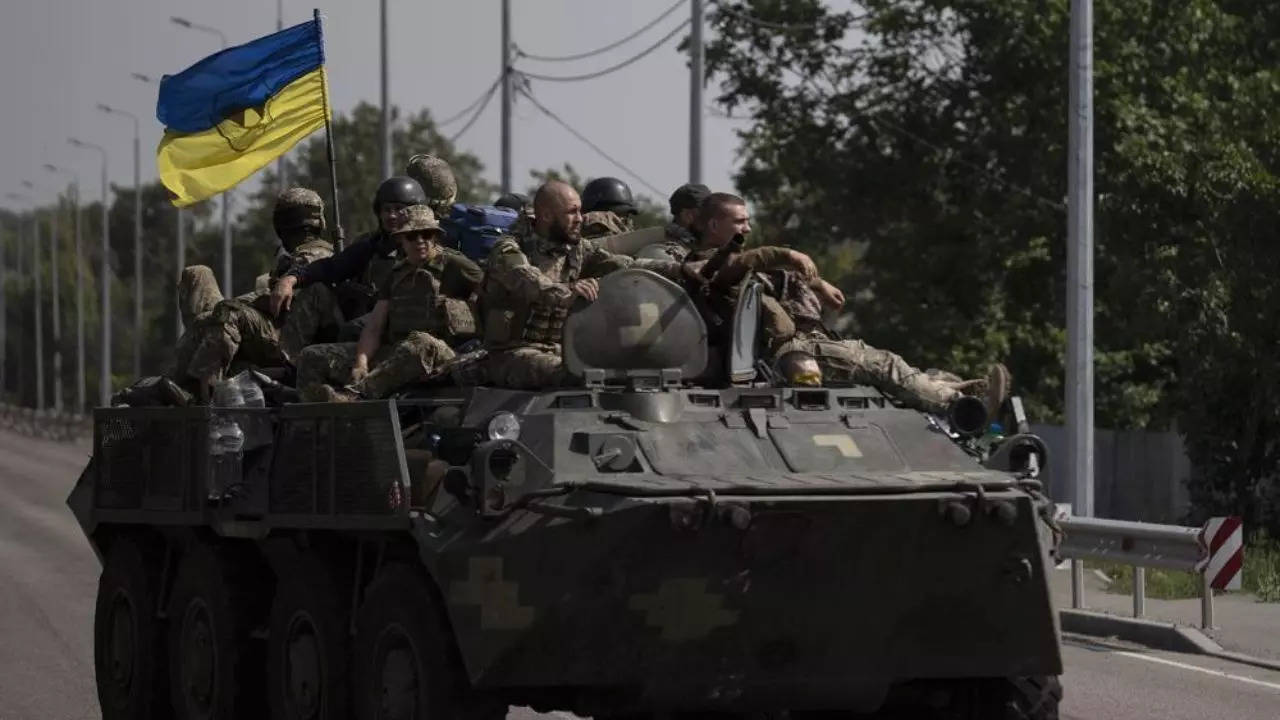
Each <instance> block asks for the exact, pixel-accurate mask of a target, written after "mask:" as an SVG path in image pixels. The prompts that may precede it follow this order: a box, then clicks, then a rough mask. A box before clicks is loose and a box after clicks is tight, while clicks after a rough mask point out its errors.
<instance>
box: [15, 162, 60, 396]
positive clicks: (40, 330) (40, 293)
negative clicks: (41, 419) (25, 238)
mask: <svg viewBox="0 0 1280 720" xmlns="http://www.w3.org/2000/svg"><path fill="white" fill-rule="evenodd" d="M22 186H23V187H25V188H26V189H28V190H31V191H33V192H34V191H35V189H36V188H35V185H33V184H32V183H31V182H29V181H27V180H23V181H22ZM31 212H32V217H31V228H32V233H31V236H32V242H31V276H32V278H34V279H35V296H34V297H33V298H32V303H31V305H32V322H34V323H35V330H36V347H35V351H36V410H44V287H43V283H41V282H40V279H41V276H43V275H44V271H43V270H42V269H41V268H40V211H39V209H36V208H33V209H32V211H31ZM54 215H55V216H56V215H57V213H54ZM54 222H55V223H56V222H57V221H56V220H55V221H54ZM56 232H57V228H56V226H55V228H54V234H56Z"/></svg>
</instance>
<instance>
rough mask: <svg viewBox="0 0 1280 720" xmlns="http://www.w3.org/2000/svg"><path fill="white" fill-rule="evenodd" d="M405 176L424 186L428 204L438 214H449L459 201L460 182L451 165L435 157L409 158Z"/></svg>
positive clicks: (416, 156)
mask: <svg viewBox="0 0 1280 720" xmlns="http://www.w3.org/2000/svg"><path fill="white" fill-rule="evenodd" d="M405 174H407V175H408V176H409V177H411V178H413V179H414V180H417V181H418V184H419V185H421V186H422V191H423V192H424V193H426V195H427V204H428V205H430V206H431V207H432V209H434V210H435V211H436V212H437V213H440V214H444V213H447V212H448V210H449V207H450V206H452V205H453V203H454V202H456V201H457V199H458V181H457V179H456V178H454V176H453V168H451V167H449V163H447V162H445V161H444V160H441V159H440V158H438V157H436V156H434V155H414V156H413V157H411V158H409V164H408V166H406V167H405Z"/></svg>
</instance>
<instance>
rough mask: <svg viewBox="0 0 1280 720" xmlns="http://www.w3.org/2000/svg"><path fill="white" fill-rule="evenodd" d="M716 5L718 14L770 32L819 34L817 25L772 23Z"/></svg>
mask: <svg viewBox="0 0 1280 720" xmlns="http://www.w3.org/2000/svg"><path fill="white" fill-rule="evenodd" d="M714 4H715V6H716V11H717V12H720V13H723V14H725V15H728V16H729V17H731V18H734V19H735V20H740V21H742V22H744V23H747V24H749V25H755V26H757V27H762V28H766V29H769V30H779V31H781V32H800V31H804V32H817V30H818V25H817V23H779V22H771V21H769V20H761V19H760V18H758V17H756V16H754V15H748V14H746V13H744V12H741V11H739V10H734V9H732V8H727V7H725V6H724V5H721V4H720V3H718V2H716V3H714ZM865 17H866V16H865V15H864V16H859V17H855V18H853V19H854V21H855V22H856V21H858V20H862V19H864V18H865Z"/></svg>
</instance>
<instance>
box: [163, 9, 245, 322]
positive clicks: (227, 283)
mask: <svg viewBox="0 0 1280 720" xmlns="http://www.w3.org/2000/svg"><path fill="white" fill-rule="evenodd" d="M169 21H170V22H172V23H173V24H174V25H179V26H181V27H184V28H187V29H189V30H198V31H200V32H204V33H209V34H210V35H217V36H218V40H219V42H221V43H222V48H223V49H224V50H225V49H226V47H227V36H226V35H224V34H222V31H221V30H219V29H217V28H215V27H210V26H208V25H201V24H200V23H193V22H191V21H190V20H187V19H186V18H180V17H171V18H169ZM230 195H231V191H230V190H227V191H226V192H224V193H222V295H223V297H231V216H230V211H229V206H228V203H229V202H230V197H229V196H230Z"/></svg>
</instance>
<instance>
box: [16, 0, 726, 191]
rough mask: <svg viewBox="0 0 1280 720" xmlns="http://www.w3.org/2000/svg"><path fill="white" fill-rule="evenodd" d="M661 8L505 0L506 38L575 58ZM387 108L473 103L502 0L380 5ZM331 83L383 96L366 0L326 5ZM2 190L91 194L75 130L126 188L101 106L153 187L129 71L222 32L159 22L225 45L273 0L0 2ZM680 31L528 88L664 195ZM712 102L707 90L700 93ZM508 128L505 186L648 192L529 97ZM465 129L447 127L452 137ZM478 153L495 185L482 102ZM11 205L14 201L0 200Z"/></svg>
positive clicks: (178, 59)
mask: <svg viewBox="0 0 1280 720" xmlns="http://www.w3.org/2000/svg"><path fill="white" fill-rule="evenodd" d="M672 2H673V0H512V3H511V5H512V38H513V40H514V41H515V42H516V44H518V45H519V46H520V47H521V48H522V49H524V50H525V51H526V52H529V53H532V54H538V55H552V56H557V55H571V54H575V53H579V52H583V51H586V50H591V49H594V48H597V47H600V46H603V45H606V44H608V43H611V42H613V41H614V40H617V39H619V38H622V37H624V36H626V35H628V34H629V33H630V32H631V31H633V30H635V29H637V28H639V27H640V26H642V25H644V24H645V23H647V22H648V21H649V20H651V19H653V18H654V17H656V16H657V15H658V14H660V13H661V12H662V11H663V10H665V9H667V8H668V7H670V6H671V4H672ZM387 5H388V14H389V17H390V28H391V29H390V46H391V49H390V67H391V83H390V86H391V101H392V103H394V104H396V105H399V106H400V107H402V108H406V109H409V110H417V109H419V108H422V107H427V108H429V109H430V110H431V112H432V114H433V115H434V116H435V117H437V118H446V117H448V116H450V115H453V114H455V113H456V112H457V111H458V110H460V109H461V108H463V107H464V106H466V105H467V104H468V103H470V102H471V101H472V100H473V99H475V98H476V97H477V96H478V95H480V94H481V93H482V92H483V91H484V90H485V89H486V88H487V87H488V86H489V85H490V84H491V83H492V82H493V80H494V79H495V78H496V76H497V74H498V72H499V68H500V45H501V40H500V38H501V18H500V7H501V3H500V2H499V0H388V2H387ZM319 6H320V9H321V11H322V13H323V14H324V16H325V36H326V46H327V47H326V52H327V64H328V69H329V82H330V86H331V91H332V96H333V103H334V107H335V109H336V110H338V111H339V112H341V111H346V110H348V109H349V108H351V107H352V106H353V105H355V104H356V103H357V102H359V101H361V100H367V101H370V102H373V103H377V102H378V101H379V92H380V90H379V84H378V83H379V80H378V71H379V50H378V2H377V0H346V1H345V2H336V1H335V0H327V1H325V2H322V3H320V5H319ZM0 7H3V11H2V14H0V17H2V18H3V22H2V23H0V97H3V98H5V101H4V103H2V104H0V128H3V133H2V134H0V195H2V194H3V193H7V192H13V191H22V192H25V191H24V190H23V188H22V187H21V186H20V183H21V181H22V180H31V181H33V182H35V183H36V184H37V186H41V187H42V188H43V190H42V191H41V192H40V193H39V195H40V198H41V199H49V198H51V197H52V195H53V191H54V188H55V187H57V186H58V183H59V179H58V178H57V177H55V176H54V175H52V174H50V173H49V172H47V171H45V170H43V169H42V168H41V166H42V165H43V164H44V163H46V162H49V163H53V164H55V165H61V166H65V167H67V168H69V169H71V170H74V171H76V172H78V173H79V174H80V176H81V178H82V182H83V183H84V186H85V191H84V193H85V196H86V197H90V198H94V199H97V198H98V197H99V193H100V190H99V182H98V173H99V167H100V166H99V160H98V156H97V155H96V154H94V153H91V152H88V151H83V150H77V149H75V148H73V147H71V146H70V145H68V144H67V138H68V137H70V136H76V137H79V138H81V139H83V140H86V141H88V142H94V143H98V144H100V145H103V146H105V147H106V149H107V151H108V153H109V156H110V179H111V181H112V182H114V183H120V184H130V183H132V173H133V158H132V157H131V153H132V135H133V132H132V124H131V122H130V121H129V120H128V119H127V118H123V117H118V116H109V115H105V114H104V113H102V112H99V111H97V110H95V105H96V104H97V103H100V102H101V103H107V104H108V105H114V106H118V107H119V108H121V109H125V110H128V111H130V112H133V113H135V114H137V115H138V116H139V117H140V118H141V122H142V126H141V127H142V163H141V167H142V171H141V172H142V179H143V181H144V182H145V181H149V180H152V179H154V178H155V175H156V172H155V147H156V144H157V142H158V141H159V139H160V136H161V134H162V128H161V126H160V124H159V122H157V121H156V119H155V101H156V88H155V87H154V86H150V85H146V84H144V83H142V82H140V81H138V80H135V79H132V78H131V77H130V73H133V72H141V73H145V74H148V75H152V76H154V77H157V78H158V77H159V76H160V75H163V74H166V73H168V74H173V73H176V72H178V71H180V70H182V69H183V68H185V67H187V66H188V65H190V64H191V63H193V62H195V61H196V60H198V59H200V58H202V57H204V56H206V55H209V54H211V53H213V52H214V51H216V50H217V49H218V47H219V45H218V39H217V38H216V37H215V36H213V35H208V34H204V33H200V32H196V31H193V30H189V29H185V28H181V27H179V26H177V25H174V24H172V23H171V22H170V21H169V18H170V16H173V15H177V16H181V17H185V18H187V19H189V20H191V21H193V22H197V23H203V24H206V25H210V26H214V27H217V28H218V29H220V30H221V31H222V32H223V33H225V34H226V36H227V39H228V42H229V43H230V44H232V45H236V44H240V43H243V42H247V41H249V40H251V39H253V38H255V37H258V36H261V35H264V34H267V33H270V32H272V31H274V30H275V26H276V3H275V2H272V0H219V1H218V2H209V1H208V0H204V1H201V2H198V1H197V0H0ZM313 7H316V0H310V1H309V2H304V1H303V0H284V20H285V25H286V26H288V25H291V24H296V23H298V22H302V21H305V20H307V19H309V18H310V17H311V11H312V8H313ZM687 17H688V11H687V10H686V9H685V8H681V9H679V10H677V11H676V12H675V14H673V15H671V16H670V17H668V18H667V19H666V20H665V21H663V22H662V23H660V24H659V25H658V26H657V27H655V28H653V29H652V30H650V31H649V32H647V33H646V34H645V35H643V36H642V37H640V38H637V39H636V40H634V41H632V42H629V43H627V44H626V45H624V46H622V47H620V48H618V49H616V50H613V51H611V52H609V53H607V54H604V55H599V56H596V57H593V58H590V59H586V60H580V61H576V62H557V63H550V62H534V61H530V60H527V59H526V60H523V61H521V62H520V63H518V64H517V66H518V67H521V68H522V69H525V70H527V71H529V72H535V73H541V74H547V75H577V74H582V73H588V72H592V71H594V70H598V69H602V68H605V67H608V66H610V65H612V64H614V63H616V62H619V61H621V60H625V59H626V58H629V57H631V56H632V55H634V54H636V53H638V52H640V51H641V50H643V49H645V48H647V47H648V46H650V45H652V44H653V43H655V42H657V41H658V39H659V38H661V37H662V36H663V35H665V34H666V33H667V32H668V31H669V30H671V29H672V28H674V27H675V26H676V25H678V24H679V23H680V21H681V20H683V19H686V18H687ZM684 34H685V33H684V32H683V31H682V32H680V33H678V34H677V35H676V36H675V37H674V38H672V40H671V41H669V42H668V43H667V44H666V45H665V46H664V47H662V48H660V49H659V50H657V51H656V52H654V53H653V54H651V55H649V56H648V57H646V58H644V59H642V60H640V61H639V62H637V63H635V64H634V65H631V66H629V67H627V68H625V69H623V70H620V71H618V72H616V73H613V74H611V75H608V76H605V77H602V78H599V79H595V80H589V81H584V82H575V83H558V82H546V81H536V80H535V81H533V84H532V90H533V93H534V95H535V96H536V97H538V98H539V99H540V100H541V102H542V103H543V104H544V105H546V106H547V107H548V108H549V109H551V110H553V111H554V112H556V113H557V114H559V115H560V116H561V117H562V118H564V119H565V120H566V121H568V123H569V124H571V125H573V126H574V127H575V128H576V129H577V130H579V131H580V132H581V133H582V134H584V135H585V136H586V137H588V138H589V139H591V140H592V141H594V142H595V143H596V144H598V145H600V146H601V147H602V148H603V149H604V150H605V151H607V152H608V153H610V154H611V155H613V156H614V157H615V158H617V159H618V160H620V161H621V162H622V163H623V164H625V165H627V166H628V167H629V168H631V169H632V170H634V171H635V172H636V173H637V174H638V175H639V176H640V177H642V178H644V179H645V180H646V181H648V182H649V183H652V184H653V185H656V186H657V187H658V188H660V189H663V190H664V197H663V199H665V194H666V193H669V192H670V190H671V189H674V188H675V187H676V186H677V185H679V184H680V183H682V182H685V181H686V180H687V179H688V169H689V166H688V162H689V161H688V157H689V152H688V127H689V74H688V70H687V68H686V58H685V56H684V55H682V54H680V53H679V52H677V51H676V45H677V44H678V42H679V39H680V38H682V37H683V36H684ZM708 97H710V93H708ZM514 115H515V118H514V130H513V151H512V163H513V176H512V177H513V181H514V183H515V185H516V187H517V188H523V187H524V186H525V185H526V184H527V178H528V176H529V170H531V169H542V168H546V167H551V166H557V167H558V166H559V165H560V164H562V163H563V162H565V161H568V162H570V163H572V164H573V165H574V167H575V168H577V169H578V170H579V171H580V172H582V173H583V174H584V175H586V176H598V175H616V176H618V177H621V178H623V179H624V180H626V181H627V182H628V183H629V184H630V185H631V186H632V189H633V190H635V191H636V192H640V193H646V194H650V195H652V194H653V193H652V192H650V191H648V190H646V189H644V187H643V185H642V184H641V183H640V182H639V181H637V180H636V179H635V178H634V177H632V176H629V175H627V174H625V173H623V171H621V170H619V169H617V168H616V167H614V166H612V165H610V164H609V163H608V161H606V160H604V159H603V158H601V157H600V156H598V155H597V154H596V153H595V152H594V151H592V150H591V149H590V148H588V147H587V146H585V145H584V144H583V143H582V142H580V141H579V140H577V139H575V138H574V137H573V136H572V135H570V134H569V133H568V132H566V131H565V130H564V129H563V128H561V127H560V126H558V125H556V124H555V123H554V122H552V121H551V120H549V119H548V118H546V117H545V116H543V115H542V114H541V113H540V112H539V111H538V110H537V109H536V108H534V107H532V106H531V105H530V104H529V103H528V102H527V101H523V100H521V101H518V102H517V104H516V108H515V113H514ZM462 125H463V122H457V123H454V124H452V125H450V126H448V127H446V128H445V129H446V131H450V132H452V131H457V130H458V129H460V128H461V126H462ZM736 126H737V123H736V122H734V121H730V120H724V119H720V118H716V117H713V116H711V115H707V116H706V118H705V120H704V154H703V179H704V181H705V182H707V184H709V185H711V186H712V187H714V188H716V189H727V188H730V185H731V180H730V177H731V175H732V172H733V168H734V165H735V154H734V153H735V149H736V147H737V141H736V138H735V136H734V133H733V129H734V127H736ZM458 144H459V146H460V147H461V148H462V149H464V150H468V151H470V152H473V153H475V154H477V155H478V156H479V157H480V158H481V159H482V160H483V161H484V163H485V174H486V176H487V177H488V178H489V179H490V180H492V181H494V182H495V183H496V182H497V181H498V179H499V172H500V162H499V103H498V102H497V97H496V96H495V98H494V102H492V103H491V104H490V106H489V107H488V108H487V109H486V110H485V112H484V114H483V115H482V116H481V117H480V119H479V120H478V121H477V122H476V123H475V124H474V125H473V126H472V127H471V129H470V130H468V131H467V133H466V134H465V135H463V136H462V137H461V138H460V139H459V140H458ZM5 202H6V203H7V204H12V201H9V200H6V201H5Z"/></svg>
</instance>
